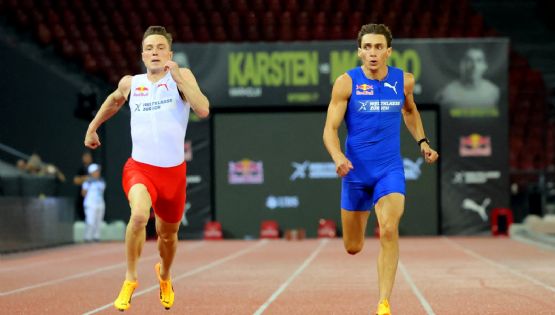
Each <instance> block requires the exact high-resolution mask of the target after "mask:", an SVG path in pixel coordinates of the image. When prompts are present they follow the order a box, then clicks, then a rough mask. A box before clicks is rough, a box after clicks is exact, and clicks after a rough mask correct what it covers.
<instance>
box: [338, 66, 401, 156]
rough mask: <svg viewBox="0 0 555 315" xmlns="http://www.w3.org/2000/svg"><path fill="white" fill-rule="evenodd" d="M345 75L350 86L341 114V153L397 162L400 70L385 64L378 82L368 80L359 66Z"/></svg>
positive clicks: (399, 147)
mask: <svg viewBox="0 0 555 315" xmlns="http://www.w3.org/2000/svg"><path fill="white" fill-rule="evenodd" d="M347 74H348V75H349V76H350V77H351V79H352V81H353V86H352V90H351V91H352V92H351V97H350V98H349V102H348V104H347V111H346V113H345V124H346V127H347V139H346V141H345V155H346V156H347V158H349V159H350V160H351V161H353V160H362V161H377V160H380V161H381V162H382V163H385V162H387V161H391V160H394V159H397V160H398V161H400V160H401V139H400V138H401V137H400V132H401V116H402V115H401V109H402V108H403V104H404V103H405V93H404V80H403V70H401V69H399V68H395V67H390V66H388V67H387V75H386V77H385V78H384V79H383V80H382V81H378V80H371V79H368V78H367V77H366V75H364V72H363V71H362V68H361V67H357V68H354V69H351V70H349V71H348V72H347ZM380 164H381V163H380Z"/></svg>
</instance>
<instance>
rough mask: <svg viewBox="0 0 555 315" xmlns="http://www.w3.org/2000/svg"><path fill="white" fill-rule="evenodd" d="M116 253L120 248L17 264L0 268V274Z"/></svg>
mask: <svg viewBox="0 0 555 315" xmlns="http://www.w3.org/2000/svg"><path fill="white" fill-rule="evenodd" d="M117 251H121V247H118V248H107V249H104V250H99V251H94V252H90V253H88V254H84V255H77V256H73V257H66V258H55V259H49V260H42V261H37V262H32V263H28V264H23V265H21V264H19V265H17V266H13V267H6V268H0V272H6V271H14V270H22V269H28V268H31V267H35V266H40V265H45V264H49V263H56V264H58V263H60V262H62V261H71V260H78V259H82V258H85V257H94V256H100V255H103V254H106V253H112V252H117ZM62 254H63V255H72V254H75V253H71V252H70V253H62Z"/></svg>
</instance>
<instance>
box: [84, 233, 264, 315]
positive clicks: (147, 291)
mask: <svg viewBox="0 0 555 315" xmlns="http://www.w3.org/2000/svg"><path fill="white" fill-rule="evenodd" d="M267 243H268V241H267V240H262V241H258V242H257V243H256V244H255V245H253V246H250V247H247V248H245V249H242V250H240V251H238V252H236V253H235V254H231V255H228V256H226V257H224V258H221V259H218V260H216V261H213V262H211V263H209V264H208V265H204V266H202V267H198V268H196V269H193V270H191V271H188V272H186V273H182V274H180V275H179V276H177V277H175V278H173V280H172V282H173V283H175V282H177V281H179V280H181V279H183V278H186V277H190V276H193V275H195V274H197V273H201V272H203V271H206V270H209V269H212V268H214V267H217V266H219V265H221V264H223V263H225V262H227V261H229V260H232V259H235V258H237V257H239V256H242V255H244V254H247V253H249V252H251V251H253V250H255V249H257V248H258V247H260V246H262V245H265V244H267ZM159 289H160V285H159V284H156V285H153V286H151V287H148V288H146V289H144V290H141V291H138V292H136V293H134V294H133V298H136V297H138V296H141V295H143V294H146V293H149V292H152V291H154V290H159ZM110 307H114V304H113V303H109V304H105V305H102V306H100V307H98V308H95V309H94V310H92V311H88V312H86V313H83V315H90V314H95V313H98V312H100V311H102V310H105V309H107V308H110Z"/></svg>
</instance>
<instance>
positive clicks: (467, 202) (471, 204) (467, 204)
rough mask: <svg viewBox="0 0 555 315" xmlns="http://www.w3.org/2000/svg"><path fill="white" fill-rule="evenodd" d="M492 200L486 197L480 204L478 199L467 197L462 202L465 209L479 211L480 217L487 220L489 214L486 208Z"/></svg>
mask: <svg viewBox="0 0 555 315" xmlns="http://www.w3.org/2000/svg"><path fill="white" fill-rule="evenodd" d="M490 202H491V199H490V198H486V199H484V201H482V204H481V205H479V204H478V203H476V201H474V200H472V199H468V198H465V199H464V200H463V203H462V207H463V208H464V209H467V210H470V211H474V212H476V213H478V214H479V215H480V217H481V218H482V220H484V222H485V221H487V220H488V215H487V213H486V208H487V207H488V206H489V204H490Z"/></svg>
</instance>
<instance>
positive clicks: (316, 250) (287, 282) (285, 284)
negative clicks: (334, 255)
mask: <svg viewBox="0 0 555 315" xmlns="http://www.w3.org/2000/svg"><path fill="white" fill-rule="evenodd" d="M327 243H328V239H323V240H322V241H321V242H320V245H318V247H316V249H315V250H314V251H313V252H312V254H311V255H310V256H309V257H308V258H307V259H305V261H304V262H303V263H302V265H301V266H300V267H299V268H297V270H295V272H294V273H293V274H292V275H291V276H290V277H289V279H287V280H286V281H285V282H284V283H283V284H282V285H281V286H280V287H279V288H278V289H277V290H276V291H275V292H274V293H273V294H272V296H270V298H269V299H268V300H266V302H264V304H262V305H261V306H260V307H259V308H258V310H256V312H254V315H260V314H262V313H264V311H265V310H266V309H267V308H268V306H270V304H272V302H273V301H275V299H277V297H278V296H279V295H280V294H281V293H282V292H283V291H285V289H286V288H287V287H288V286H289V285H290V284H291V282H293V280H295V278H296V277H297V276H298V275H300V274H301V272H303V270H304V269H305V268H306V267H307V266H308V265H309V264H310V263H311V262H312V260H314V258H316V256H317V255H318V254H319V253H320V251H321V250H322V248H324V246H325V245H326V244H327Z"/></svg>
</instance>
